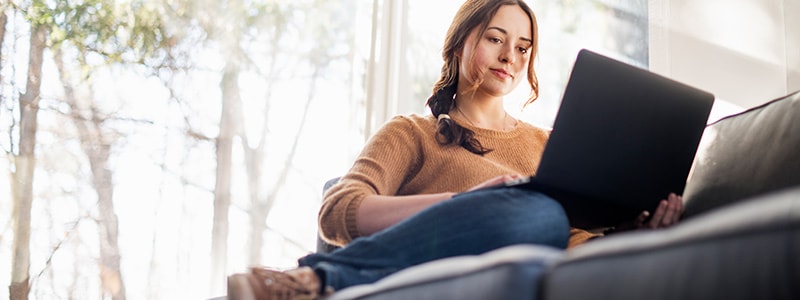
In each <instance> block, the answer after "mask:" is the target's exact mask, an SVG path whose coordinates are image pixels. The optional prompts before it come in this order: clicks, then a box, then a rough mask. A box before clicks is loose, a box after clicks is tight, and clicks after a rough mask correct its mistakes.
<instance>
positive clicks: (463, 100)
mask: <svg viewBox="0 0 800 300" xmlns="http://www.w3.org/2000/svg"><path fill="white" fill-rule="evenodd" d="M471 96H472V97H471ZM450 114H452V115H456V117H458V118H460V119H462V120H465V121H466V122H467V123H469V124H470V125H472V126H474V127H479V128H485V129H492V130H498V131H510V130H512V129H514V126H515V125H516V119H514V118H513V117H511V116H510V115H508V113H507V112H506V110H505V108H504V107H503V98H479V97H474V96H473V95H468V94H467V95H458V96H456V99H455V107H454V108H453V109H451V110H450Z"/></svg>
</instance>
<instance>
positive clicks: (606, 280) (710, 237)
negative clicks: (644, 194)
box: [542, 188, 800, 300]
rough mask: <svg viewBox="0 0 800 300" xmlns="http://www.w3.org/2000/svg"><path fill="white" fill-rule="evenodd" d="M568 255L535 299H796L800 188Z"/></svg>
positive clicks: (799, 293)
mask: <svg viewBox="0 0 800 300" xmlns="http://www.w3.org/2000/svg"><path fill="white" fill-rule="evenodd" d="M759 198H760V199H754V201H743V202H742V203H737V204H734V205H730V206H727V207H724V208H720V209H718V210H715V211H713V212H709V213H707V214H705V215H704V216H703V217H699V218H693V219H690V220H686V221H684V222H682V223H681V224H679V225H678V226H674V227H671V228H668V229H662V230H650V231H639V232H630V233H620V234H618V235H614V236H610V237H605V238H601V239H599V240H595V241H592V242H589V243H587V244H585V245H583V246H580V247H578V248H575V249H574V250H571V251H569V252H567V254H566V255H565V257H564V259H563V260H562V261H560V262H559V263H557V264H555V265H554V266H553V267H552V268H551V269H550V270H548V273H547V275H546V276H545V277H544V280H543V286H542V290H543V291H544V292H545V294H544V298H542V299H655V300H658V299H800V285H798V284H797V283H798V282H800V259H798V257H797V253H800V188H794V189H789V190H784V191H781V192H776V193H773V194H768V195H763V196H761V197H759Z"/></svg>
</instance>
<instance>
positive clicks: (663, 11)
mask: <svg viewBox="0 0 800 300" xmlns="http://www.w3.org/2000/svg"><path fill="white" fill-rule="evenodd" d="M798 2H800V1H797V0H703V1H697V0H651V1H650V2H649V9H650V19H651V22H650V69H651V70H653V71H655V72H657V73H660V74H662V75H665V76H668V77H671V78H674V79H677V80H679V81H682V82H685V83H687V84H690V85H693V86H696V87H699V88H702V89H705V90H707V91H709V92H712V93H714V94H715V95H716V96H717V99H718V100H723V101H727V102H730V103H732V104H734V105H735V106H738V107H739V109H741V108H748V107H752V106H755V105H758V104H761V103H764V102H766V101H769V100H771V99H773V98H776V97H780V96H782V95H785V94H787V93H789V92H792V91H796V90H800V40H799V39H800V36H799V35H800V3H798ZM720 106H725V104H724V103H723V102H721V105H720ZM724 109H725V110H728V109H731V107H725V108H724Z"/></svg>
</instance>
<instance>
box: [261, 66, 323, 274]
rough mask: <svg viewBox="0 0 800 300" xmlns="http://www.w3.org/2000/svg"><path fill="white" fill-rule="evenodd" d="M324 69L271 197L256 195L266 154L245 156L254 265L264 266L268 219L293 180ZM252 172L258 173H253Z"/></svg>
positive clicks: (313, 81) (310, 94)
mask: <svg viewBox="0 0 800 300" xmlns="http://www.w3.org/2000/svg"><path fill="white" fill-rule="evenodd" d="M320 68H321V67H318V68H317V69H315V70H314V74H313V75H312V77H311V83H310V84H309V86H310V88H309V92H308V96H307V99H306V105H305V107H304V108H303V116H302V117H301V119H300V127H299V128H298V129H297V133H296V134H295V135H294V141H293V142H292V148H291V150H290V151H289V156H288V157H287V158H286V162H285V163H284V164H283V168H282V169H281V171H280V175H278V181H277V182H276V183H275V185H273V186H274V188H273V190H272V191H270V192H269V196H266V197H261V196H260V195H255V196H254V195H253V194H254V193H256V191H260V189H261V185H262V182H263V181H262V179H261V176H260V175H261V173H262V172H261V171H260V170H261V168H263V165H262V164H261V163H260V162H261V161H262V160H263V158H261V157H259V155H263V151H262V152H261V153H257V154H256V153H252V154H250V155H246V156H245V157H246V158H247V161H246V163H247V170H248V179H249V181H248V185H249V186H250V193H251V195H250V196H251V204H250V205H251V207H250V257H249V259H250V261H249V262H250V264H260V263H261V248H262V247H263V245H264V230H265V229H266V228H267V223H266V222H267V216H269V212H270V211H271V210H272V207H273V206H274V205H275V201H276V200H277V196H278V193H280V190H281V188H282V187H283V186H284V185H285V183H286V179H287V177H288V176H289V170H291V168H292V160H294V156H295V154H296V153H297V146H298V145H299V143H300V137H301V136H302V135H303V129H304V128H305V126H306V122H307V119H308V112H309V109H310V108H311V101H313V99H314V90H315V86H316V84H317V79H318V78H319V71H320ZM251 157H252V158H251ZM256 163H258V164H256ZM251 168H253V169H254V170H251ZM254 174H257V175H258V177H255V176H254Z"/></svg>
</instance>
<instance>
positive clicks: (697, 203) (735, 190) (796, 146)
mask: <svg viewBox="0 0 800 300" xmlns="http://www.w3.org/2000/svg"><path fill="white" fill-rule="evenodd" d="M797 185H800V92H797V93H794V94H791V95H788V96H786V97H783V98H779V99H776V100H773V101H770V102H768V103H767V104H764V105H761V106H758V107H755V108H752V109H749V110H747V111H745V112H742V113H740V114H736V115H733V116H729V117H726V118H724V119H722V120H720V121H717V122H715V123H713V124H711V125H709V126H707V127H706V130H705V132H704V134H703V138H702V141H701V142H700V147H699V149H698V152H697V155H696V157H695V162H694V166H693V169H692V172H691V175H690V176H689V180H688V182H687V184H686V189H685V190H684V193H683V198H684V200H685V201H686V210H685V213H684V218H688V217H692V216H695V215H698V214H701V213H703V212H707V211H709V210H712V209H714V208H716V207H720V206H723V205H726V204H730V203H733V202H737V201H740V200H742V199H747V198H750V197H752V196H755V195H759V194H763V193H767V192H771V191H776V190H780V189H784V188H788V187H792V186H797Z"/></svg>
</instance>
